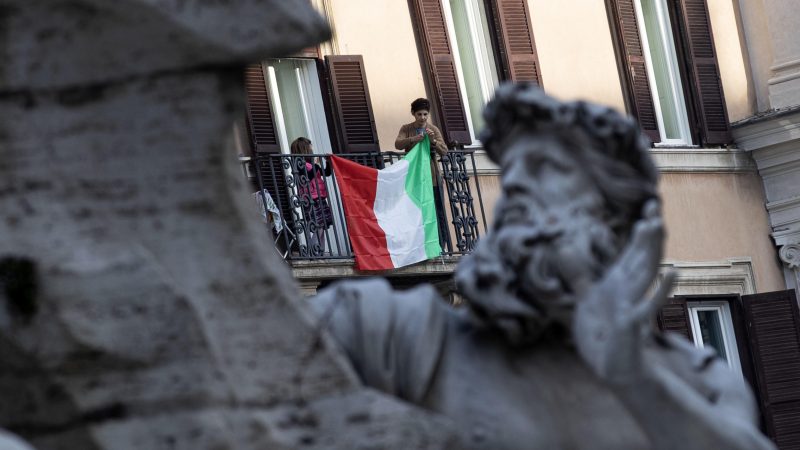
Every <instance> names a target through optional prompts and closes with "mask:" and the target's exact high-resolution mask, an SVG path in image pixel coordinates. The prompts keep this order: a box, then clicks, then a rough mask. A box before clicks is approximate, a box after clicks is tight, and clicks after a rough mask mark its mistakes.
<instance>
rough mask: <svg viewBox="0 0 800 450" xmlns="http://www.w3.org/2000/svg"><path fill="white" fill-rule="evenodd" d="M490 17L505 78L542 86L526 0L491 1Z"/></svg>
mask: <svg viewBox="0 0 800 450" xmlns="http://www.w3.org/2000/svg"><path fill="white" fill-rule="evenodd" d="M492 5H493V7H494V11H493V12H494V17H495V24H496V30H497V38H498V41H499V42H500V43H501V44H502V45H501V46H500V49H499V50H500V55H501V59H502V60H503V65H504V67H503V69H504V71H505V77H506V79H507V80H511V81H515V82H517V81H529V82H532V83H536V84H537V85H539V86H541V85H542V75H541V72H540V71H539V57H538V56H537V53H536V43H535V41H534V39H533V32H532V30H531V18H530V11H529V9H528V2H527V0H494V1H492Z"/></svg>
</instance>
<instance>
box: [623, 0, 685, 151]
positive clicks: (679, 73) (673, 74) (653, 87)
mask: <svg viewBox="0 0 800 450" xmlns="http://www.w3.org/2000/svg"><path fill="white" fill-rule="evenodd" d="M642 1H644V0H633V5H634V8H635V9H636V19H637V22H638V25H639V39H640V41H641V43H642V50H643V51H644V57H645V61H646V66H647V77H648V80H649V82H650V83H649V84H650V95H651V97H652V99H653V105H654V107H655V113H656V120H657V122H658V131H659V134H660V136H661V140H660V142H657V143H655V146H656V147H668V146H681V147H686V146H691V145H694V136H693V135H694V133H693V132H692V127H691V121H690V119H689V106H688V104H689V99H688V98H687V96H686V90H685V88H684V86H685V85H686V82H685V80H684V75H683V73H684V70H682V68H681V62H680V61H681V58H680V54H679V52H678V45H677V44H678V42H677V40H676V34H675V33H674V32H673V26H674V23H675V21H674V20H673V18H672V15H671V14H670V11H669V9H670V8H669V5H668V4H667V2H666V1H665V0H652V1H653V2H654V6H655V8H656V13H657V15H658V22H659V31H660V37H661V39H662V41H663V42H664V44H665V48H663V49H662V50H664V51H665V53H666V54H667V58H668V63H667V66H668V67H667V72H668V75H669V82H670V85H671V86H670V87H671V88H672V94H673V95H672V97H673V98H672V102H673V104H675V105H676V106H677V107H676V110H677V111H676V113H677V114H678V116H679V117H678V128H679V134H680V136H681V137H680V138H678V139H669V138H667V136H666V129H665V126H664V112H663V109H662V108H661V98H660V96H659V89H658V83H657V82H656V75H655V68H654V65H653V52H652V50H651V48H650V40H649V39H648V36H649V34H648V31H647V27H646V24H645V18H644V11H643V8H642ZM673 58H674V60H673Z"/></svg>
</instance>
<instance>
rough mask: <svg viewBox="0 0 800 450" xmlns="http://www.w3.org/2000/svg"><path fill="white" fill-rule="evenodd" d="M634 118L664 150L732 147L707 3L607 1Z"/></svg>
mask: <svg viewBox="0 0 800 450" xmlns="http://www.w3.org/2000/svg"><path fill="white" fill-rule="evenodd" d="M606 4H607V8H608V11H609V19H610V22H611V25H612V31H613V33H612V36H613V37H614V41H615V44H616V45H615V47H616V52H617V57H618V63H619V67H620V78H621V79H622V81H623V91H624V93H625V97H626V104H627V106H628V110H629V112H630V113H631V114H632V115H633V116H635V117H636V118H637V119H638V120H639V124H640V126H641V128H642V131H643V132H645V133H646V134H647V135H648V136H649V137H650V139H651V140H652V141H653V142H655V143H661V144H662V145H682V146H686V145H692V144H703V145H723V144H729V143H730V142H731V135H730V130H729V124H728V115H727V110H726V107H725V100H724V98H723V93H722V83H721V81H720V72H719V67H718V65H717V58H716V52H715V50H714V40H713V35H712V30H711V21H710V18H709V14H708V8H707V5H706V0H674V1H667V0H606Z"/></svg>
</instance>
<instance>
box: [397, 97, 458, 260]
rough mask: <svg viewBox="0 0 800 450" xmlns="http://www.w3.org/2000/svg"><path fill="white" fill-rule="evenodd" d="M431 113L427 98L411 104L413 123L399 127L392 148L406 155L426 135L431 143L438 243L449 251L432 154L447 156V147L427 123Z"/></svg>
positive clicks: (436, 169) (440, 134)
mask: <svg viewBox="0 0 800 450" xmlns="http://www.w3.org/2000/svg"><path fill="white" fill-rule="evenodd" d="M430 112H431V102H430V101H429V100H428V99H427V98H418V99H416V100H414V101H413V102H411V114H412V115H413V116H414V121H413V122H411V123H407V124H405V125H403V126H401V127H400V131H399V132H398V133H397V139H395V141H394V148H396V149H397V150H403V151H404V152H406V153H408V152H409V151H410V150H411V149H412V148H414V146H415V145H416V144H417V143H418V142H420V141H421V140H422V139H423V138H424V136H425V135H426V134H427V135H428V137H429V138H430V141H431V178H432V179H433V198H434V201H435V203H436V218H437V221H438V222H439V242H440V244H441V246H442V249H443V250H445V251H450V250H451V247H450V242H449V240H448V239H447V238H446V234H445V227H447V219H446V217H445V216H444V205H443V204H442V190H441V188H440V187H439V178H441V177H440V176H439V169H438V165H437V164H436V158H435V155H434V154H433V153H434V152H435V153H436V154H438V155H439V156H445V155H447V145H446V144H445V142H444V137H442V132H441V131H439V128H437V127H436V125H433V124H432V123H429V122H428V118H429V117H430Z"/></svg>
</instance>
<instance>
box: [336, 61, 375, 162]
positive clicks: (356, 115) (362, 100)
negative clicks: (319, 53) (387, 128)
mask: <svg viewBox="0 0 800 450" xmlns="http://www.w3.org/2000/svg"><path fill="white" fill-rule="evenodd" d="M325 61H326V62H327V64H328V72H329V74H330V80H331V87H332V89H333V99H334V103H335V108H336V111H337V113H338V114H337V119H338V121H337V125H338V130H339V133H340V135H341V142H342V144H343V145H344V148H340V149H338V150H339V153H346V152H368V151H380V146H379V145H378V132H377V131H376V130H375V117H374V116H373V113H372V103H371V102H370V98H369V88H368V87H367V74H366V72H364V59H363V58H362V57H361V55H355V56H344V55H329V56H326V57H325Z"/></svg>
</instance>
